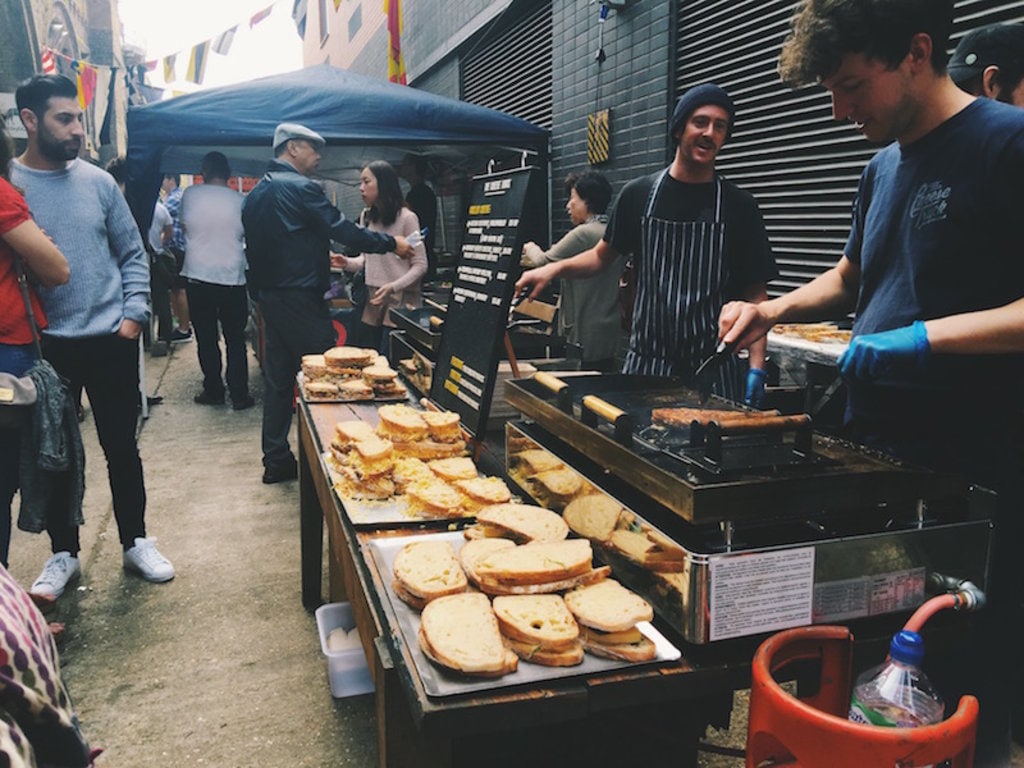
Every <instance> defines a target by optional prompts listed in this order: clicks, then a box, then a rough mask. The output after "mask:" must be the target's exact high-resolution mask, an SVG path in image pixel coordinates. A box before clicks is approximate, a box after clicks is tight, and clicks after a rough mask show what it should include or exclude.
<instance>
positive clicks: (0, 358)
mask: <svg viewBox="0 0 1024 768" xmlns="http://www.w3.org/2000/svg"><path fill="white" fill-rule="evenodd" d="M35 361H36V351H35V347H34V346H33V345H32V344H0V371H5V372H6V373H13V374H14V375H15V376H24V375H25V374H26V373H28V369H29V368H31V367H32V365H33V363H35ZM20 451H21V431H20V430H17V429H0V563H3V565H4V567H5V568H6V567H7V555H8V553H9V552H10V548H11V502H12V501H13V500H14V493H15V491H17V490H18V485H19V479H18V457H19V453H20Z"/></svg>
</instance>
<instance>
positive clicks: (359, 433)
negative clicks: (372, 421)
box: [331, 420, 376, 452]
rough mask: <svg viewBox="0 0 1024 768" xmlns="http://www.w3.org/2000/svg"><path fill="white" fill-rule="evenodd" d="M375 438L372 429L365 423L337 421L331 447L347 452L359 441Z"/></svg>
mask: <svg viewBox="0 0 1024 768" xmlns="http://www.w3.org/2000/svg"><path fill="white" fill-rule="evenodd" d="M371 437H376V433H375V432H374V431H373V427H371V426H370V425H369V424H367V423H366V422H365V421H357V420H352V421H339V422H338V423H337V424H335V425H334V439H333V440H331V445H332V446H333V445H337V446H338V447H339V448H340V449H341V450H342V451H346V452H347V451H348V450H350V449H351V448H352V445H353V444H354V443H356V442H358V441H359V440H366V439H368V438H371Z"/></svg>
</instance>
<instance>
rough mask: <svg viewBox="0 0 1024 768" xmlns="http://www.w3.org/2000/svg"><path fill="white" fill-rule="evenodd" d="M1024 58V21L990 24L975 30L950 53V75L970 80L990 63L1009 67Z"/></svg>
mask: <svg viewBox="0 0 1024 768" xmlns="http://www.w3.org/2000/svg"><path fill="white" fill-rule="evenodd" d="M1021 58H1024V24H990V25H988V26H985V27H979V28H978V29H974V30H971V31H970V32H968V33H967V34H966V35H964V36H963V38H962V39H961V40H960V43H959V44H958V45H957V47H956V50H955V51H953V55H952V56H950V57H949V64H948V65H947V69H948V70H949V76H950V77H951V78H953V82H954V83H957V84H958V85H959V84H960V83H966V82H967V81H969V80H971V79H972V78H974V77H976V76H977V75H980V74H981V73H982V72H984V71H985V68H986V67H991V66H997V67H1004V68H1005V67H1007V66H1008V65H1009V63H1010V62H1011V61H1014V60H1017V61H1019V60H1020V59H1021Z"/></svg>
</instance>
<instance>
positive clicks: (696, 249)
mask: <svg viewBox="0 0 1024 768" xmlns="http://www.w3.org/2000/svg"><path fill="white" fill-rule="evenodd" d="M667 173H668V169H666V170H664V171H662V172H661V175H660V176H658V179H657V181H655V183H654V186H653V187H652V189H651V193H650V194H649V195H648V197H647V205H646V208H645V209H644V214H643V218H642V219H641V244H640V245H641V254H642V257H641V258H639V259H637V260H636V264H637V292H636V304H635V305H634V307H633V332H632V334H631V335H630V339H629V351H628V352H627V353H626V360H625V363H624V365H623V368H622V370H623V373H634V374H644V375H648V376H680V377H682V378H683V380H684V381H688V382H689V381H691V380H692V378H693V373H694V371H695V370H696V369H697V366H699V365H700V364H701V362H702V361H703V360H704V359H705V358H707V357H709V356H710V355H711V354H712V353H713V352H714V351H715V346H716V345H717V344H718V314H719V312H720V311H721V308H722V304H723V291H724V286H725V283H726V281H727V279H728V277H729V273H728V270H727V269H726V266H725V222H724V221H723V220H722V183H721V181H719V179H718V177H717V176H716V177H715V214H714V220H713V221H683V222H677V221H666V220H664V219H657V218H655V217H654V209H655V204H656V203H657V200H658V195H659V194H660V193H661V188H662V185H663V183H664V180H665V174H667ZM714 392H716V393H717V394H719V395H722V396H724V397H728V398H730V399H736V398H737V397H738V396H739V395H740V394H741V393H740V391H739V366H738V363H737V360H736V358H735V357H730V358H729V360H728V361H727V362H726V363H725V364H723V365H722V366H721V367H720V368H719V369H718V382H717V383H716V384H715V387H714Z"/></svg>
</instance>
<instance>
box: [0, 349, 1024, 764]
mask: <svg viewBox="0 0 1024 768" xmlns="http://www.w3.org/2000/svg"><path fill="white" fill-rule="evenodd" d="M145 383H146V390H147V392H148V393H149V394H151V395H159V396H161V397H163V402H162V403H160V404H158V405H154V406H152V408H151V410H150V416H149V418H148V419H147V420H145V421H143V422H142V425H141V432H140V438H139V446H140V450H141V453H142V459H143V465H144V467H145V475H146V488H147V493H148V510H147V526H148V529H149V535H150V536H156V537H158V539H159V542H158V547H159V549H160V550H161V552H163V553H164V554H165V555H166V556H167V557H168V558H169V559H170V560H171V561H172V562H173V563H174V566H175V568H176V570H177V577H176V578H175V579H174V580H173V581H171V582H169V583H167V584H161V585H154V584H148V583H146V582H144V581H142V580H141V579H139V578H137V577H135V576H132V575H129V574H127V573H125V572H124V571H123V570H122V567H121V548H120V545H119V542H118V535H117V525H116V523H115V522H114V519H113V513H112V510H111V503H110V490H109V486H108V483H107V477H106V465H105V461H104V459H103V454H102V451H101V450H100V448H99V445H98V443H97V441H96V431H95V428H94V425H93V422H92V419H91V416H90V415H89V413H88V408H87V409H86V420H85V422H84V423H83V424H82V433H83V437H84V439H85V443H86V455H87V462H86V463H87V478H86V481H87V487H86V497H85V517H86V524H85V527H84V529H83V531H82V536H81V539H82V553H81V558H82V568H83V575H82V578H81V580H80V581H79V582H78V583H77V584H72V585H71V586H70V587H69V589H68V591H67V592H66V593H65V595H64V597H62V598H61V600H60V601H59V602H58V605H57V608H56V609H55V611H54V612H53V613H52V614H51V615H50V620H51V621H62V622H64V623H65V624H66V625H67V630H66V632H65V634H64V636H63V638H62V639H61V641H60V646H61V659H62V671H63V675H64V679H65V682H66V683H67V687H68V689H69V691H70V693H71V696H72V699H73V701H74V703H75V706H76V708H77V710H78V714H79V717H80V719H81V721H82V724H83V729H84V732H85V734H86V736H87V738H88V739H89V741H90V742H91V743H92V744H93V745H94V746H100V747H103V748H104V749H105V750H106V752H105V754H104V755H103V756H102V757H100V759H99V760H98V761H97V765H98V766H99V767H100V768H102V767H103V766H108V767H109V768H114V767H115V766H116V767H118V768H157V767H159V768H163V767H164V766H166V765H169V764H173V765H186V766H212V767H213V768H249V767H250V766H251V767H252V768H256V767H257V766H258V767H260V768H264V767H265V766H289V768H304V767H306V766H308V767H310V768H314V767H315V768H322V767H324V766H332V767H338V768H344V767H345V766H353V767H358V768H368V767H369V766H374V765H376V763H377V749H376V743H375V715H374V702H373V697H372V696H370V695H366V696H358V697H354V698H349V699H339V700H335V699H332V698H331V695H330V691H329V689H328V682H327V674H326V664H325V660H324V657H323V655H322V654H321V651H320V644H319V638H318V634H317V628H316V621H315V618H314V616H313V615H312V614H311V613H308V612H307V611H306V610H305V609H304V608H303V607H302V604H301V600H300V588H299V520H298V487H297V484H296V483H294V482H290V483H281V484H278V485H271V486H267V485H263V484H262V483H261V482H260V475H261V471H262V470H261V466H260V416H261V407H260V405H261V400H262V398H261V394H262V382H261V380H260V377H259V372H258V369H257V367H256V364H255V360H253V359H252V357H251V356H250V386H251V389H252V393H253V395H254V396H255V398H256V401H257V405H256V407H255V408H252V409H249V410H247V411H239V412H235V411H232V410H231V408H230V406H219V407H211V406H201V405H196V404H194V403H193V402H192V397H193V396H194V395H195V394H196V393H197V392H198V391H199V389H200V374H199V366H198V363H197V361H196V355H195V345H194V344H192V343H188V344H178V345H176V346H174V347H173V348H172V350H171V353H170V354H169V355H168V356H167V357H162V358H152V357H149V356H148V355H147V357H146V382H145ZM293 445H294V439H293ZM49 552H50V551H49V539H48V538H47V537H46V535H45V534H43V535H40V536H34V535H31V534H26V533H24V532H21V531H15V534H14V537H13V540H12V542H11V557H10V560H11V567H10V570H11V572H12V573H13V574H14V576H15V578H17V579H18V580H19V581H20V582H21V583H22V584H23V585H25V586H26V587H28V586H29V585H30V584H31V583H32V581H33V580H34V579H35V577H36V576H37V574H38V572H39V569H40V568H41V567H42V565H43V563H44V562H45V560H46V558H47V557H48V556H49ZM745 705H746V698H745V696H744V695H743V694H740V695H739V696H738V699H737V706H736V708H735V712H734V717H733V724H732V728H731V729H730V730H729V731H726V732H712V733H709V741H713V742H714V743H716V744H721V745H727V746H732V747H742V745H743V742H744V739H745V732H746V720H745V717H746V706H745ZM1022 754H1024V751H1022V750H1019V749H1018V750H1017V753H1016V755H1015V760H1014V763H1013V765H1014V766H1015V767H1016V766H1024V756H1022ZM742 765H743V761H742V760H741V759H738V758H735V757H724V756H720V755H712V754H707V755H702V757H701V760H700V766H701V768H738V767H739V766H742Z"/></svg>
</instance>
